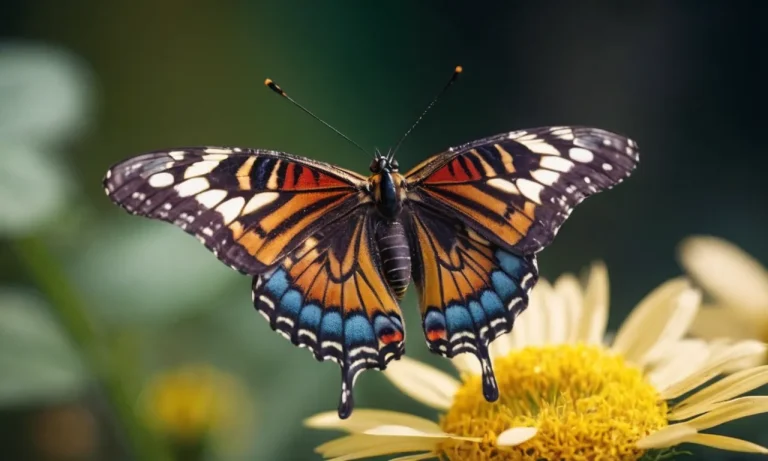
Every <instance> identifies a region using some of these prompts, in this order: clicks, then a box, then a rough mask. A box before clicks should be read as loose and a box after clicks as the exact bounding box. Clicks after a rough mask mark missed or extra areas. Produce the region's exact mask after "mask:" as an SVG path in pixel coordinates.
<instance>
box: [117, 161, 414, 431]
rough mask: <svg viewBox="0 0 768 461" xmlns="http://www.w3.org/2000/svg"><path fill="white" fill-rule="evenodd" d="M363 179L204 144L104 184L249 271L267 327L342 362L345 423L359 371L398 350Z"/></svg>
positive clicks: (128, 204)
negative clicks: (267, 322) (204, 145)
mask: <svg viewBox="0 0 768 461" xmlns="http://www.w3.org/2000/svg"><path fill="white" fill-rule="evenodd" d="M366 181H367V178H365V177H363V176H360V175H357V174H356V173H353V172H350V171H347V170H344V169H341V168H337V167H334V166H332V165H328V164H325V163H322V162H317V161H313V160H310V159H306V158H302V157H297V156H292V155H289V154H285V153H282V152H274V151H267V150H252V149H239V148H223V147H200V148H184V149H176V150H173V151H158V152H153V153H149V154H145V155H141V156H138V157H135V158H132V159H129V160H126V161H124V162H121V163H118V164H117V165H115V166H113V167H112V168H111V169H110V170H109V171H108V172H107V175H106V178H105V179H104V186H105V191H106V193H107V195H108V196H109V197H110V198H111V199H112V201H114V202H115V203H116V204H118V205H120V206H121V207H123V208H125V209H126V210H128V211H129V212H130V213H132V214H137V215H141V216H146V217H149V218H154V219H160V220H163V221H167V222H170V223H173V224H175V225H177V226H179V227H180V228H182V229H183V230H185V231H186V232H188V233H190V234H193V235H195V236H196V237H197V238H198V239H200V240H201V242H202V243H203V244H205V246H206V247H207V248H208V249H210V250H211V251H213V253H214V254H215V255H216V256H217V257H218V258H219V259H220V260H221V261H223V262H224V263H226V264H228V265H230V266H232V267H233V268H234V269H237V270H239V271H241V272H243V273H246V274H250V275H253V276H254V279H253V301H254V305H255V307H256V308H257V310H258V311H259V312H261V313H262V314H263V315H264V316H265V317H266V318H267V320H268V321H269V323H270V326H271V327H272V329H274V330H276V331H277V332H279V333H281V334H282V335H284V336H286V337H288V339H290V340H291V342H293V343H294V344H296V345H299V346H302V347H307V348H309V349H311V350H312V351H313V352H314V355H315V357H316V358H317V359H318V360H329V359H330V360H334V361H336V362H337V363H339V364H340V365H341V367H342V372H343V373H342V375H343V382H342V394H341V403H340V405H339V415H340V416H342V417H347V416H349V414H350V413H351V411H352V405H353V402H352V386H353V383H354V380H355V378H356V377H357V375H358V374H359V373H360V372H362V371H363V370H365V369H370V368H379V369H383V368H384V367H385V366H386V364H387V362H389V361H390V360H392V359H395V358H399V357H400V356H401V355H402V354H403V339H404V330H403V325H402V319H401V316H400V311H399V308H398V306H397V303H396V302H395V300H394V298H393V296H392V294H391V292H390V291H389V288H388V287H387V285H386V283H385V282H384V281H383V278H382V275H381V272H380V269H379V267H380V261H379V260H378V253H376V252H375V251H374V243H373V240H372V237H371V235H372V234H371V225H372V218H371V211H372V207H371V206H370V198H369V196H368V195H367V194H366V193H365V192H364V190H363V189H364V188H365V185H366ZM366 205H368V206H366Z"/></svg>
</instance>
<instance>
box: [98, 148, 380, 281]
mask: <svg viewBox="0 0 768 461" xmlns="http://www.w3.org/2000/svg"><path fill="white" fill-rule="evenodd" d="M365 180H366V178H365V177H363V176H360V175H357V174H355V173H352V172H349V171H346V170H343V169H341V168H337V167H333V166H331V165H328V164H325V163H322V162H317V161H313V160H310V159H306V158H302V157H298V156H292V155H289V154H285V153H282V152H275V151H268V150H255V149H239V148H223V147H196V148H183V149H177V150H173V151H158V152H152V153H149V154H145V155H140V156H138V157H134V158H131V159H129V160H126V161H124V162H121V163H118V164H116V165H115V166H113V167H112V168H110V169H109V170H108V171H107V174H106V177H105V179H104V187H105V192H106V193H107V195H108V196H109V197H110V199H112V201H113V202H115V203H116V204H118V205H120V206H121V207H123V208H125V209H126V210H128V211H129V212H130V213H132V214H136V215H141V216H146V217H149V218H154V219H159V220H163V221H167V222H170V223H172V224H175V225H176V226H178V227H180V228H182V229H183V230H184V231H186V232H187V233H189V234H192V235H195V236H196V237H197V238H198V239H199V240H200V241H201V242H202V243H203V244H204V245H205V246H206V247H207V248H208V249H209V250H211V251H212V252H213V253H214V254H215V255H216V256H217V257H218V258H219V259H220V260H221V261H223V262H224V263H226V264H227V265H229V266H231V267H232V268H234V269H236V270H238V271H240V272H243V273H246V274H251V275H256V274H259V273H261V272H263V271H265V270H267V268H269V267H271V266H273V265H275V264H277V263H278V262H279V261H280V260H282V259H283V258H284V257H285V256H286V255H287V254H288V253H290V252H291V251H292V250H294V249H295V248H297V247H298V246H299V245H300V244H301V243H302V242H303V241H304V240H306V239H307V238H308V237H309V236H311V235H313V234H314V233H316V232H317V231H319V230H320V229H323V228H324V227H326V226H329V225H331V224H332V223H334V222H336V221H338V220H339V219H341V218H342V217H344V216H346V215H347V214H349V213H351V212H352V211H354V210H355V209H356V208H358V207H360V206H362V205H364V204H365V203H367V202H369V199H368V197H367V195H366V194H364V193H363V192H361V189H360V187H362V185H364V184H365Z"/></svg>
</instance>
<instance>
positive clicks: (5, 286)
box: [0, 0, 768, 461]
mask: <svg viewBox="0 0 768 461" xmlns="http://www.w3.org/2000/svg"><path fill="white" fill-rule="evenodd" d="M767 21H768V3H766V2H761V1H752V2H749V1H738V2H736V1H734V2H725V1H722V2H695V1H689V2H635V3H629V2H626V3H624V2H622V3H614V2H587V3H583V2H580V3H578V4H576V3H571V2H528V3H519V2H433V1H430V2H406V1H393V2H377V3H373V2H351V1H338V2H312V1H305V2H299V1H290V2H259V1H240V2H234V1H232V2H208V1H202V0H185V1H180V0H160V1H149V0H130V1H128V0H112V1H102V0H77V1H75V0H73V1H69V2H57V1H47V2H46V1H40V2H32V1H27V0H4V1H3V2H0V277H1V278H2V283H0V446H2V447H3V450H2V452H3V455H2V457H3V459H13V460H16V459H23V460H26V459H39V460H129V459H150V458H149V457H150V456H158V457H157V458H156V459H169V458H167V457H165V458H164V457H163V451H164V450H166V452H165V454H166V455H167V454H168V451H167V449H168V447H169V446H170V450H171V451H172V452H175V453H176V455H177V456H181V458H178V459H186V460H192V461H194V460H197V459H223V460H230V459H231V460H303V459H315V455H313V454H312V448H313V447H314V446H315V445H317V444H319V443H321V442H322V441H325V440H328V439H329V438H330V437H331V436H332V434H327V433H320V432H309V431H307V430H305V429H303V428H302V427H301V423H300V422H301V420H302V419H303V418H305V417H307V416H310V415H312V414H314V413H316V412H319V411H325V410H333V409H335V407H336V403H337V399H338V388H339V371H338V369H337V367H336V366H335V365H332V364H329V363H318V362H315V361H314V360H313V359H312V358H311V357H310V355H309V354H308V353H307V352H306V351H301V350H298V349H296V348H294V347H293V346H292V345H290V344H289V343H288V342H287V341H285V340H283V339H282V338H280V337H279V336H277V335H275V334H274V333H272V332H271V331H270V329H269V327H268V325H267V324H266V323H265V322H264V321H263V320H262V319H261V317H260V316H258V315H256V313H255V311H254V309H253V308H252V306H251V304H250V295H249V291H250V281H249V280H248V279H247V278H246V277H242V276H239V275H238V274H236V273H234V272H233V271H231V270H230V269H228V268H227V267H225V266H224V265H222V264H220V263H219V262H218V261H217V260H216V259H215V258H214V257H213V256H212V255H211V254H209V253H208V252H207V251H206V250H205V249H204V248H203V247H202V246H200V245H199V244H198V242H197V241H196V240H195V239H193V238H191V237H189V236H187V235H186V234H184V233H183V232H181V231H180V230H178V229H175V228H173V227H172V226H170V225H167V224H165V223H159V222H150V221H148V220H143V219H139V218H135V217H131V216H128V215H126V214H125V213H123V212H122V211H121V210H120V209H118V208H116V207H115V206H113V205H112V204H111V203H110V202H109V200H108V199H107V198H106V197H105V196H104V194H103V191H102V186H101V178H102V175H103V173H104V172H105V171H106V169H107V168H108V167H109V166H110V165H111V164H112V163H113V162H116V161H118V160H121V159H123V158H126V157H128V156H131V155H135V154H138V153H142V152H144V151H149V150H155V149H160V148H165V147H173V146H188V145H206V144H213V145H240V146H243V147H246V146H247V147H265V148H272V149H278V150H284V151H288V152H292V153H297V154H302V155H306V156H311V157H313V158H316V159H321V160H326V161H329V162H334V163H337V164H339V165H342V166H344V167H347V168H352V169H356V170H358V171H362V172H365V171H367V165H368V163H369V160H370V159H369V158H366V157H365V156H363V155H362V154H361V153H360V152H359V151H356V150H355V149H354V148H353V147H351V146H350V145H348V144H346V143H345V142H343V141H342V140H340V139H339V138H338V137H336V136H335V135H334V134H333V133H332V132H331V131H329V130H327V129H325V128H323V127H322V126H321V125H319V124H318V123H316V122H314V121H313V120H311V119H310V118H309V117H307V116H305V115H304V114H302V113H301V112H300V111H298V110H297V109H296V108H294V107H291V106H290V105H289V104H288V103H287V102H286V101H284V100H281V99H280V98H278V97H277V96H276V95H275V94H273V93H271V92H269V91H268V90H266V89H265V88H264V86H263V85H262V82H263V80H264V78H265V77H271V78H273V79H275V80H276V81H277V82H279V83H280V84H281V85H282V86H283V87H284V88H285V89H286V90H287V91H288V92H289V93H290V94H291V95H292V96H293V97H295V98H296V99H298V100H300V101H301V102H303V103H304V104H305V105H306V106H307V107H309V108H311V109H312V110H313V111H315V112H316V113H318V114H320V115H321V116H322V117H324V118H326V119H327V120H328V121H329V122H331V123H332V124H334V125H336V126H337V127H338V128H340V129H341V130H342V131H344V132H345V133H347V134H348V135H349V136H350V137H352V138H353V139H355V140H356V141H357V142H359V143H361V144H362V145H363V146H365V147H366V148H373V147H374V146H377V147H379V148H383V149H386V148H387V147H390V146H391V145H392V144H394V143H395V142H396V140H397V139H398V137H399V136H400V135H401V134H402V133H403V132H404V130H406V129H407V128H408V126H409V125H410V123H411V122H412V121H413V119H414V118H415V117H416V116H417V115H418V113H419V112H420V111H421V109H422V108H423V107H424V106H425V105H426V103H427V102H428V101H429V100H430V99H431V98H432V96H433V95H434V94H435V93H436V91H438V90H439V88H440V87H441V85H443V83H444V82H445V79H446V78H448V76H449V75H450V72H451V71H452V69H453V67H454V66H455V65H457V64H461V65H463V66H464V69H465V72H464V74H463V75H462V76H461V78H460V81H459V83H458V84H457V85H455V86H454V88H452V90H451V91H450V92H449V94H448V95H447V96H446V97H445V98H444V99H443V100H442V101H441V102H440V103H439V104H438V105H437V107H436V108H435V109H434V111H433V112H432V113H431V114H430V115H429V116H428V117H427V118H426V119H425V120H424V122H423V123H422V125H421V126H420V127H419V129H418V130H416V131H415V132H414V133H413V135H412V136H411V138H410V139H409V140H408V141H407V143H406V144H405V146H404V147H403V149H402V150H401V154H400V163H401V165H403V166H405V167H408V166H412V165H414V164H415V163H417V162H418V161H420V160H421V159H423V158H424V157H425V156H427V155H431V154H433V153H436V152H438V151H440V150H442V149H444V148H446V147H447V146H450V145H455V144H459V143H463V142H466V141H469V140H472V139H475V138H479V137H483V136H487V135H492V134H496V133H499V132H504V131H509V130H512V129H519V128H526V127H533V126H539V125H563V124H584V125H594V126H599V127H602V128H605V129H609V130H613V131H617V132H620V133H624V134H627V135H630V136H632V137H633V138H634V139H636V140H637V141H638V143H639V145H640V149H641V156H642V161H641V165H640V167H639V169H638V170H637V171H636V173H635V174H634V176H633V177H632V178H631V180H629V181H627V182H626V183H624V184H622V185H621V186H620V187H618V188H617V189H615V190H614V191H611V192H610V193H606V194H602V195H600V196H598V197H596V198H593V199H590V200H589V201H587V202H586V203H584V204H583V205H581V206H580V207H579V209H578V211H576V212H575V213H574V214H573V216H572V217H571V218H570V220H569V221H568V222H567V223H566V225H565V226H564V228H563V230H562V232H561V233H560V234H559V236H558V238H557V240H556V242H555V243H554V244H552V245H551V247H549V248H548V249H547V250H546V251H544V252H543V253H542V255H541V264H540V266H541V271H542V273H543V275H544V276H545V277H547V278H550V279H552V278H554V277H555V276H557V275H559V274H560V273H562V272H564V271H578V270H580V269H581V268H582V267H583V266H585V265H587V264H589V263H590V262H591V261H593V260H595V259H602V260H605V261H606V262H607V264H608V267H609V271H610V276H611V283H612V293H611V302H612V310H611V319H610V325H611V327H614V328H615V327H616V326H617V325H618V324H619V323H620V322H621V320H622V319H623V318H624V317H625V315H626V313H627V312H628V310H629V309H630V308H631V307H632V306H633V305H634V304H635V303H636V302H637V301H638V300H639V299H640V298H641V297H642V296H643V295H644V294H645V293H647V292H649V291H650V290H651V289H652V288H654V287H655V286H656V285H658V284H659V283H661V282H663V281H664V280H666V279H668V278H670V277H673V276H676V275H678V274H680V272H681V269H680V267H679V265H678V263H677V261H676V254H675V250H676V246H677V244H678V243H679V241H680V240H681V239H682V238H684V237H685V236H688V235H690V234H713V235H718V236H721V237H725V238H727V239H729V240H731V241H733V242H735V243H737V244H738V245H740V246H741V247H742V248H744V249H746V250H747V251H748V252H750V253H751V254H753V255H754V256H755V257H756V258H758V259H759V260H761V261H763V262H768V238H766V232H765V228H766V226H767V225H768V212H767V208H766V207H767V206H768V200H767V199H768V181H767V180H766V167H768V160H767V159H768V148H766V145H767V144H766V139H767V138H766V133H767V131H766V118H765V107H766V102H768V101H766V97H765V96H766V90H765V88H766V87H765V84H766V82H767V81H768V51H766V50H768V48H766V45H768V28H766V27H765V24H766V22H767ZM403 308H404V310H405V317H406V322H407V323H408V324H409V327H410V328H409V334H410V342H409V345H408V350H409V354H410V355H411V356H414V357H416V358H419V359H422V360H426V361H428V362H430V363H432V364H435V365H437V366H439V367H441V368H444V369H449V364H448V363H447V362H446V361H445V360H442V359H439V358H434V357H431V356H429V354H428V352H427V351H426V347H425V346H424V344H423V341H422V340H420V339H419V337H420V335H421V332H420V331H419V330H418V325H419V321H418V315H417V307H416V300H415V296H414V293H413V291H412V290H411V291H410V292H409V294H408V296H407V297H406V299H405V301H404V303H403ZM82 312H85V313H86V314H87V316H86V320H87V321H85V322H83V321H81V317H80V316H79V315H78V313H82ZM73 331H74V332H75V333H76V334H75V336H74V337H73V336H72V335H71V334H70V332H73ZM73 338H74V339H73ZM94 366H95V367H96V369H97V370H96V371H97V372H98V373H99V374H107V375H109V376H113V378H112V379H110V380H108V381H107V382H106V383H104V382H102V383H98V382H95V381H94V379H93V376H94V370H93V367H94ZM356 396H357V399H356V400H357V404H358V408H361V407H376V408H389V409H394V410H401V411H408V412H415V413H417V414H421V415H424V416H428V417H434V413H433V412H432V411H431V410H429V409H427V408H425V407H422V406H420V404H417V403H414V402H413V401H411V400H409V399H408V398H407V397H404V396H402V395H401V394H399V393H398V392H397V391H396V390H395V389H394V387H393V386H391V385H389V384H388V383H387V382H386V381H385V379H384V378H383V377H382V376H381V375H380V374H378V373H374V372H370V373H366V374H365V375H364V376H363V377H362V379H360V380H359V383H358V386H357V389H356ZM108 402H118V404H117V405H114V404H108ZM147 408H149V409H151V410H152V412H151V414H153V415H154V418H151V417H147V418H145V417H144V416H143V415H144V414H145V413H146V412H147ZM134 413H136V414H139V415H140V416H139V417H138V418H136V419H135V421H134V424H133V425H132V424H129V425H128V426H127V427H126V426H125V425H123V424H119V423H118V422H117V421H119V419H120V418H121V415H122V416H125V415H126V414H134ZM123 419H124V418H123ZM766 425H768V419H766V418H762V419H761V418H754V417H753V418H749V419H747V420H745V421H744V422H741V423H738V424H732V425H729V426H727V427H726V433H727V432H728V431H730V433H731V434H738V435H739V436H740V437H743V438H747V439H750V440H752V441H755V442H757V443H761V444H763V445H766V444H768V430H766V429H765V427H768V426H766ZM135 440H142V441H143V446H145V447H147V448H144V449H143V450H142V451H141V452H136V451H135V450H134V449H133V448H131V447H132V441H135ZM168 441H170V443H162V442H168ZM694 453H695V456H694V459H747V458H748V457H746V456H741V455H735V454H724V453H722V452H716V451H707V450H703V449H701V448H694Z"/></svg>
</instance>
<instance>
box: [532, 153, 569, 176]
mask: <svg viewBox="0 0 768 461" xmlns="http://www.w3.org/2000/svg"><path fill="white" fill-rule="evenodd" d="M539 166H541V167H542V168H547V169H548V170H555V171H561V172H563V173H567V172H569V171H571V168H573V162H572V161H570V160H568V159H566V158H562V157H553V156H546V157H542V158H541V161H540V162H539Z"/></svg>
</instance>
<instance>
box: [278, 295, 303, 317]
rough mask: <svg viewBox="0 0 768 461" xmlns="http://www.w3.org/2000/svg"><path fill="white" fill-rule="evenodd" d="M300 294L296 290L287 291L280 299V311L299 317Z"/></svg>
mask: <svg viewBox="0 0 768 461" xmlns="http://www.w3.org/2000/svg"><path fill="white" fill-rule="evenodd" d="M301 301H302V298H301V293H299V292H298V291H296V290H288V291H287V292H286V293H285V294H284V295H283V297H282V298H281V299H280V310H281V311H285V312H288V313H290V314H291V315H293V316H294V317H295V316H297V315H299V311H300V310H301Z"/></svg>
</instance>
